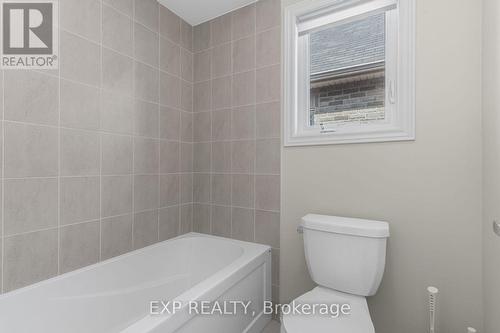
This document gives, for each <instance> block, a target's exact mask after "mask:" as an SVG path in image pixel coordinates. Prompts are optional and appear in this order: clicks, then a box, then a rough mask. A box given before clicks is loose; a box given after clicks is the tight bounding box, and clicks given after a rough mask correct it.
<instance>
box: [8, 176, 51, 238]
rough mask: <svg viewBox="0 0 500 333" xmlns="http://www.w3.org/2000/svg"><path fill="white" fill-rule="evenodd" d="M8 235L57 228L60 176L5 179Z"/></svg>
mask: <svg viewBox="0 0 500 333" xmlns="http://www.w3.org/2000/svg"><path fill="white" fill-rule="evenodd" d="M4 195H5V201H4V210H5V211H4V219H5V221H4V233H5V236H10V235H15V234H19V233H26V232H31V231H37V230H42V229H48V228H53V227H57V221H58V218H57V214H58V213H57V210H58V208H57V206H58V202H57V200H58V199H57V198H58V188H57V179H56V178H31V179H11V180H5V181H4Z"/></svg>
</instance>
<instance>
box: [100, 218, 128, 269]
mask: <svg viewBox="0 0 500 333" xmlns="http://www.w3.org/2000/svg"><path fill="white" fill-rule="evenodd" d="M133 218H134V217H133V215H123V216H117V217H111V218H108V219H104V220H102V225H101V232H102V236H101V237H102V240H101V242H102V245H101V259H102V260H106V259H109V258H112V257H116V256H119V255H121V254H124V253H126V252H129V251H131V250H132V249H133V247H132V237H133V235H132V234H133V230H132V228H133V227H132V226H133Z"/></svg>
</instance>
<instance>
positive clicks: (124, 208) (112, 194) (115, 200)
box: [101, 175, 133, 217]
mask: <svg viewBox="0 0 500 333" xmlns="http://www.w3.org/2000/svg"><path fill="white" fill-rule="evenodd" d="M132 188H133V179H132V176H129V175H128V176H102V177H101V212H102V213H101V214H102V216H103V217H108V216H116V215H122V214H127V213H130V212H132Z"/></svg>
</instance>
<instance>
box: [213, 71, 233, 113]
mask: <svg viewBox="0 0 500 333" xmlns="http://www.w3.org/2000/svg"><path fill="white" fill-rule="evenodd" d="M231 84H232V81H231V77H230V76H225V77H221V78H217V79H214V80H212V108H213V109H215V110H219V109H225V108H229V107H231Z"/></svg>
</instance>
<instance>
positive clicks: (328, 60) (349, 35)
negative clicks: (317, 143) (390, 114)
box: [310, 14, 385, 125]
mask: <svg viewBox="0 0 500 333" xmlns="http://www.w3.org/2000/svg"><path fill="white" fill-rule="evenodd" d="M310 52H311V64H310V66H311V67H310V71H311V125H315V124H316V125H318V124H321V123H328V122H336V123H337V122H353V121H356V122H360V121H366V120H371V119H384V118H385V112H384V102H385V16H384V15H383V14H381V15H376V16H371V17H368V18H365V19H362V20H358V21H355V22H351V23H346V24H342V25H338V26H334V27H332V28H329V29H325V30H322V31H318V32H314V33H312V34H311V35H310Z"/></svg>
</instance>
